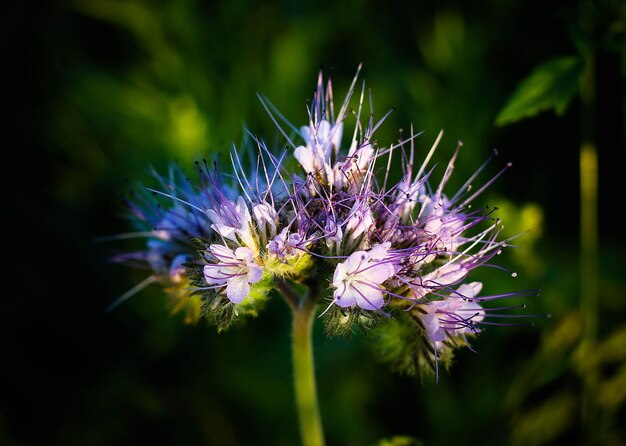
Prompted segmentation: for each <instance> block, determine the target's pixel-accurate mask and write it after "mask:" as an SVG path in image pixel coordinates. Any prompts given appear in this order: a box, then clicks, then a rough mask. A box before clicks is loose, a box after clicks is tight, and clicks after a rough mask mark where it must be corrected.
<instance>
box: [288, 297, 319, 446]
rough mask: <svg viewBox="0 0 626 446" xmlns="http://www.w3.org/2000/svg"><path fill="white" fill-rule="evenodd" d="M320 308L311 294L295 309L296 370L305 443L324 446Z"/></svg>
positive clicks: (294, 357)
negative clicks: (317, 331)
mask: <svg viewBox="0 0 626 446" xmlns="http://www.w3.org/2000/svg"><path fill="white" fill-rule="evenodd" d="M316 308H317V302H316V301H315V300H314V299H312V298H311V297H310V296H309V297H307V298H305V299H303V300H301V301H300V302H299V304H298V305H297V306H296V307H294V308H293V332H292V335H293V338H292V349H293V371H294V382H295V391H296V406H297V409H298V417H299V420H300V434H301V436H302V445H303V446H323V445H324V434H323V428H322V419H321V417H320V411H319V404H318V401H317V386H316V384H315V364H314V362H313V342H312V334H313V321H314V319H315V310H316Z"/></svg>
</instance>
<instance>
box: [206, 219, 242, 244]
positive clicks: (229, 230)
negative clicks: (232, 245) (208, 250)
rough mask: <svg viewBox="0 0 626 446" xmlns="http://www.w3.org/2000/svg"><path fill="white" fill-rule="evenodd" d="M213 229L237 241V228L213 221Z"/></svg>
mask: <svg viewBox="0 0 626 446" xmlns="http://www.w3.org/2000/svg"><path fill="white" fill-rule="evenodd" d="M211 229H213V230H214V231H215V232H217V233H218V234H219V235H221V236H222V237H224V238H227V239H229V240H233V241H237V238H236V237H235V228H233V227H232V226H226V225H224V224H222V223H213V224H212V225H211Z"/></svg>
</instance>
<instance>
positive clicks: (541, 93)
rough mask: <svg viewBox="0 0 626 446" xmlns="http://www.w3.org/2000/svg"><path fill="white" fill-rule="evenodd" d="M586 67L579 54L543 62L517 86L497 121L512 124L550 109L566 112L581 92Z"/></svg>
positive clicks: (499, 123)
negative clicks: (572, 100) (579, 89)
mask: <svg viewBox="0 0 626 446" xmlns="http://www.w3.org/2000/svg"><path fill="white" fill-rule="evenodd" d="M583 68H584V65H583V63H582V62H581V60H580V59H579V58H578V57H559V58H555V59H551V60H549V61H547V62H545V63H543V64H541V65H539V66H538V67H537V68H535V69H534V70H533V72H532V73H531V74H530V75H529V76H528V77H527V78H526V79H524V80H523V81H522V82H521V83H520V84H519V85H518V86H517V89H516V90H515V92H514V93H513V95H511V97H510V98H509V100H508V101H507V103H506V105H505V106H504V108H503V109H502V110H501V111H500V113H499V114H498V116H497V118H496V124H497V125H499V126H503V125H507V124H512V123H514V122H517V121H521V120H522V119H525V118H530V117H533V116H535V115H537V114H539V113H540V112H542V111H545V110H550V109H554V111H555V112H556V114H557V115H561V114H563V113H564V112H565V110H566V109H567V106H568V105H569V103H570V101H571V99H572V98H573V97H574V95H575V94H576V93H577V92H578V88H579V81H580V76H581V74H582V72H583Z"/></svg>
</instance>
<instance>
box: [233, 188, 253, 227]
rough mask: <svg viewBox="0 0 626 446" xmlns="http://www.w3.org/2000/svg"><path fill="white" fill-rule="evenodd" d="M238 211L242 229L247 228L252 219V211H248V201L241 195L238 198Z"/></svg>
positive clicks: (236, 208)
mask: <svg viewBox="0 0 626 446" xmlns="http://www.w3.org/2000/svg"><path fill="white" fill-rule="evenodd" d="M235 210H236V211H237V215H238V216H239V221H240V223H241V227H242V228H246V227H247V226H248V225H249V224H250V222H251V221H252V219H251V218H250V211H248V206H247V205H246V201H245V200H244V199H243V197H242V196H241V195H240V196H239V198H237V206H236V207H235Z"/></svg>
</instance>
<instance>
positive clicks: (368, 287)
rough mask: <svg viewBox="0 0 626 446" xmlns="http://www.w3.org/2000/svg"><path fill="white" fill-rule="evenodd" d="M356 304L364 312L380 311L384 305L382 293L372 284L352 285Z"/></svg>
mask: <svg viewBox="0 0 626 446" xmlns="http://www.w3.org/2000/svg"><path fill="white" fill-rule="evenodd" d="M352 288H353V289H354V291H355V292H356V295H355V298H356V304H357V305H358V306H359V307H361V308H363V309H364V310H380V309H381V308H382V306H383V305H384V303H385V301H384V299H383V293H382V291H381V290H380V289H378V287H376V286H375V285H374V284H364V283H358V284H357V283H354V282H353V283H352Z"/></svg>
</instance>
